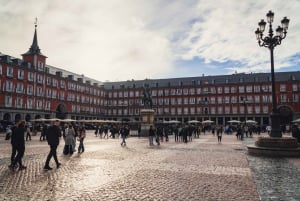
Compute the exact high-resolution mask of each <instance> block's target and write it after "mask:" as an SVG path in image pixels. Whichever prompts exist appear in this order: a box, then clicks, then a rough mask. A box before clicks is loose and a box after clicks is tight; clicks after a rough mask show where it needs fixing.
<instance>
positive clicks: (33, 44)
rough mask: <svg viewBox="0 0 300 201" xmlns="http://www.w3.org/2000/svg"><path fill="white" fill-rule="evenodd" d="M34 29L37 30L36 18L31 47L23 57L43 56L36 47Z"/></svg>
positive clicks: (36, 41)
mask: <svg viewBox="0 0 300 201" xmlns="http://www.w3.org/2000/svg"><path fill="white" fill-rule="evenodd" d="M36 28H37V18H35V22H34V36H33V41H32V45H31V47H30V48H29V50H28V51H27V52H26V53H25V54H23V55H33V54H38V55H43V54H42V53H41V49H40V48H39V45H38V40H37V33H36ZM43 56H44V55H43Z"/></svg>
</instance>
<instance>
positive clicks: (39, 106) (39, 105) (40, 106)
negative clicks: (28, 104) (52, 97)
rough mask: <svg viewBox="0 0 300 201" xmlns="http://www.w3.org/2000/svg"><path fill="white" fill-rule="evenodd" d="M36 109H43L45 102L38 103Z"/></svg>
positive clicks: (39, 101) (38, 101)
mask: <svg viewBox="0 0 300 201" xmlns="http://www.w3.org/2000/svg"><path fill="white" fill-rule="evenodd" d="M36 109H43V102H42V101H41V100H37V101H36Z"/></svg>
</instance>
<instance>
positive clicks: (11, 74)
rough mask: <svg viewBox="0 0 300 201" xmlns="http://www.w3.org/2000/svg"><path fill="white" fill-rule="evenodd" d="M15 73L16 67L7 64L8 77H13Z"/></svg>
mask: <svg viewBox="0 0 300 201" xmlns="http://www.w3.org/2000/svg"><path fill="white" fill-rule="evenodd" d="M13 74H14V69H13V68H12V67H10V66H7V72H6V76H7V77H13Z"/></svg>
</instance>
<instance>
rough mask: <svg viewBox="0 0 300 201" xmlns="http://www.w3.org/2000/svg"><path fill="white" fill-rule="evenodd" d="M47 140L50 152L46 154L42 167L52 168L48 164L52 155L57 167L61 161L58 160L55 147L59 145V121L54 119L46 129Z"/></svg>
mask: <svg viewBox="0 0 300 201" xmlns="http://www.w3.org/2000/svg"><path fill="white" fill-rule="evenodd" d="M46 137H47V142H48V144H49V146H50V152H49V154H48V156H47V159H46V162H45V166H44V169H45V170H52V168H51V167H50V166H49V163H50V160H51V158H52V157H53V158H54V161H55V163H56V167H57V168H59V167H60V166H61V163H60V162H58V159H57V154H56V149H57V146H58V145H59V138H60V137H61V130H60V128H59V121H58V120H56V121H55V122H54V123H53V125H52V126H51V127H50V128H48V129H47V133H46Z"/></svg>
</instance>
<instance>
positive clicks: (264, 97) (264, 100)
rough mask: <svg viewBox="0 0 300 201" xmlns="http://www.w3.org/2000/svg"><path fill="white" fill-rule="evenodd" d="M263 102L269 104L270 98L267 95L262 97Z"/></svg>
mask: <svg viewBox="0 0 300 201" xmlns="http://www.w3.org/2000/svg"><path fill="white" fill-rule="evenodd" d="M262 102H263V103H268V102H269V97H268V96H266V95H264V96H262Z"/></svg>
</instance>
